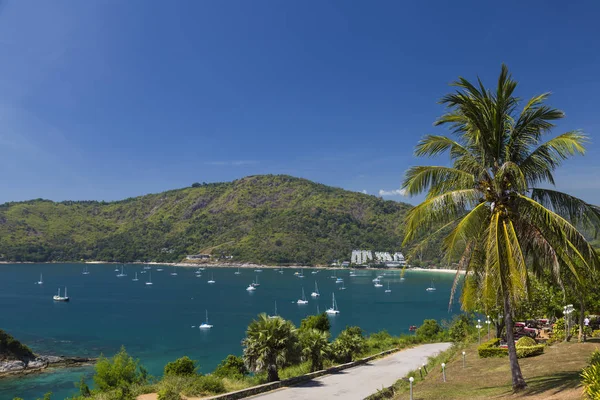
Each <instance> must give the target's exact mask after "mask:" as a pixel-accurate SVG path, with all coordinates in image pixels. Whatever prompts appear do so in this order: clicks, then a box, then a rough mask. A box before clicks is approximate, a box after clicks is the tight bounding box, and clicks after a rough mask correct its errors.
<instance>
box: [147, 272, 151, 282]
mask: <svg viewBox="0 0 600 400" xmlns="http://www.w3.org/2000/svg"><path fill="white" fill-rule="evenodd" d="M146 285H152V272H150V273H149V274H148V282H146Z"/></svg>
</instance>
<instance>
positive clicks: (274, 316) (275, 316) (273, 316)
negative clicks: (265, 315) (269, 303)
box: [269, 301, 279, 319]
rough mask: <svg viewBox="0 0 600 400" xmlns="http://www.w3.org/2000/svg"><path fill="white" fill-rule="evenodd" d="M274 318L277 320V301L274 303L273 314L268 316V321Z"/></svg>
mask: <svg viewBox="0 0 600 400" xmlns="http://www.w3.org/2000/svg"><path fill="white" fill-rule="evenodd" d="M275 318H279V315H277V301H275V314H273V315H269V319H275Z"/></svg>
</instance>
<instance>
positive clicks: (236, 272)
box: [233, 267, 241, 275]
mask: <svg viewBox="0 0 600 400" xmlns="http://www.w3.org/2000/svg"><path fill="white" fill-rule="evenodd" d="M233 274H234V275H239V274H241V272H240V267H238V270H237V271H235V272H234V273H233Z"/></svg>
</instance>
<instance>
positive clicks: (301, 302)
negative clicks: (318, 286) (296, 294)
mask: <svg viewBox="0 0 600 400" xmlns="http://www.w3.org/2000/svg"><path fill="white" fill-rule="evenodd" d="M296 303H297V304H308V300H306V296H305V295H304V288H302V298H301V299H298V301H297V302H296Z"/></svg>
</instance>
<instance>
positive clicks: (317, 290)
mask: <svg viewBox="0 0 600 400" xmlns="http://www.w3.org/2000/svg"><path fill="white" fill-rule="evenodd" d="M320 295H321V294H320V293H319V286H317V281H315V291H314V292H312V293H311V294H310V297H319V296H320Z"/></svg>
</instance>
